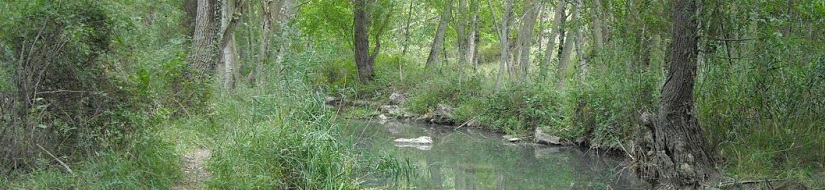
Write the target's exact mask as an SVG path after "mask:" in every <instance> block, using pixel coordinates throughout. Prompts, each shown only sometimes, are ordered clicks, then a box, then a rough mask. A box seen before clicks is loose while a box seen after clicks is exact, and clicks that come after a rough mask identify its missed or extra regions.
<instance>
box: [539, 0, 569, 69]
mask: <svg viewBox="0 0 825 190" xmlns="http://www.w3.org/2000/svg"><path fill="white" fill-rule="evenodd" d="M565 4H567V3H566V2H565V1H559V2H556V8H554V9H553V12H555V14H554V15H553V28H552V29H550V37H548V40H547V49H545V51H544V59H542V61H541V65H542V68H541V69H542V71H541V73H542V75H544V76H547V72H548V71H549V70H550V60H552V58H553V52H555V51H553V50H556V49H557V48H556V39H558V38H559V37H557V36H560V35H559V33H560V32H561V29H562V27H564V26H563V25H564V20H565V17H566V15H564V9H565ZM559 41H564V40H561V39H559Z"/></svg>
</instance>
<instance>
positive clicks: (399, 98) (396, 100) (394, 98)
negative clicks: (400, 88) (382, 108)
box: [390, 92, 407, 105]
mask: <svg viewBox="0 0 825 190" xmlns="http://www.w3.org/2000/svg"><path fill="white" fill-rule="evenodd" d="M404 102H407V97H406V96H404V94H402V93H400V92H393V93H392V94H390V104H391V105H401V104H403V103H404Z"/></svg>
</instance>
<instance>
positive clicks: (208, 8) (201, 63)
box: [187, 0, 218, 82]
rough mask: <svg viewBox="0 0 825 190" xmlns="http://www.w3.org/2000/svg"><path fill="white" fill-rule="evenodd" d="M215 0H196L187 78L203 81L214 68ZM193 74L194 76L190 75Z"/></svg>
mask: <svg viewBox="0 0 825 190" xmlns="http://www.w3.org/2000/svg"><path fill="white" fill-rule="evenodd" d="M215 3H216V1H215V0H198V4H197V15H196V16H195V31H194V35H193V37H192V53H191V56H190V58H189V68H190V69H191V70H190V73H188V74H187V78H190V79H192V80H195V81H198V82H203V81H202V80H203V78H205V77H208V76H209V75H210V73H212V70H213V69H214V68H215V67H214V65H215V63H216V62H215V60H214V58H215V56H213V55H215V51H216V49H215V48H216V47H217V46H216V44H215V41H216V39H215V37H216V34H217V28H218V27H217V25H216V24H215V21H216V20H217V16H216V15H215V12H216V10H217V9H216V8H217V5H215ZM192 75H194V76H192Z"/></svg>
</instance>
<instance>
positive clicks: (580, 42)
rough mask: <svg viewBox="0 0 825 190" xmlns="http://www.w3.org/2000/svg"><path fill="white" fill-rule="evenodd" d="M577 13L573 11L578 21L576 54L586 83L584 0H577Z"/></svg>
mask: <svg viewBox="0 0 825 190" xmlns="http://www.w3.org/2000/svg"><path fill="white" fill-rule="evenodd" d="M576 4H577V5H576V11H573V19H576V54H577V55H578V56H579V57H578V58H579V69H581V71H580V73H579V75H580V76H581V80H582V81H584V79H585V76H587V57H586V56H585V54H584V45H585V41H584V34H583V33H584V31H583V30H584V19H582V18H581V15H580V14H581V12H582V11H584V3H582V0H577V3H576Z"/></svg>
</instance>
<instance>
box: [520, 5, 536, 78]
mask: <svg viewBox="0 0 825 190" xmlns="http://www.w3.org/2000/svg"><path fill="white" fill-rule="evenodd" d="M537 4H539V3H538V2H533V1H532V0H524V16H523V17H522V18H523V19H522V21H521V29H519V33H518V44H516V45H518V50H517V53H516V56H517V57H518V61H517V62H516V65H518V66H517V67H518V69H517V71H516V73H517V75H519V76H522V77H525V76H527V71H528V69H529V67H530V46H531V45H532V42H533V27H534V26H535V25H536V18H537V17H538V9H537V8H538V6H536V5H537Z"/></svg>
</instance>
